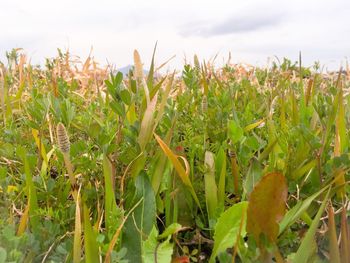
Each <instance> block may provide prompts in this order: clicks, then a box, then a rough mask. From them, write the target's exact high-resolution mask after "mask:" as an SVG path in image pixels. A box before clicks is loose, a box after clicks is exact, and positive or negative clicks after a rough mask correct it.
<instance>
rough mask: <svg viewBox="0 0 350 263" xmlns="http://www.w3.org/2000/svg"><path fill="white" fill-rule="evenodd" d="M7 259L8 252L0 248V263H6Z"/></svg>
mask: <svg viewBox="0 0 350 263" xmlns="http://www.w3.org/2000/svg"><path fill="white" fill-rule="evenodd" d="M6 258H7V252H6V250H5V249H4V248H3V247H0V263H5V262H6Z"/></svg>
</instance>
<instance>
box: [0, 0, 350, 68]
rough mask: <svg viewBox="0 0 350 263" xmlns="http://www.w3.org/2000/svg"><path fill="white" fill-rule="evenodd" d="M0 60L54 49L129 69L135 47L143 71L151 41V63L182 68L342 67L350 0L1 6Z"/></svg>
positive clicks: (3, 1)
mask: <svg viewBox="0 0 350 263" xmlns="http://www.w3.org/2000/svg"><path fill="white" fill-rule="evenodd" d="M0 6H1V8H0V22H1V27H0V28H1V30H0V60H1V61H5V52H6V51H10V50H11V49H12V48H23V49H24V50H25V53H26V54H27V55H28V57H30V59H31V62H32V63H34V64H43V63H44V61H45V58H47V57H54V56H55V55H56V54H57V48H60V49H62V50H66V49H69V51H70V53H72V54H75V55H78V56H80V57H81V58H82V59H85V58H86V57H87V56H88V54H89V53H90V51H91V48H92V54H93V56H94V58H95V59H96V60H97V61H98V62H100V63H101V64H102V65H105V64H113V65H115V66H116V67H117V68H118V67H123V66H126V65H129V64H132V61H133V50H134V49H137V50H138V51H139V53H140V55H141V59H142V61H143V62H144V65H145V67H146V66H148V65H149V62H150V60H151V57H152V52H153V48H154V45H155V43H156V42H157V43H158V46H157V52H156V63H157V64H158V65H160V64H162V63H163V62H165V61H166V60H168V59H169V58H171V57H173V56H174V55H175V56H176V57H175V58H174V59H172V60H171V62H170V63H168V64H167V67H168V69H173V68H181V65H183V63H184V62H185V60H187V61H189V60H191V59H192V58H193V55H194V54H197V56H198V58H199V59H200V60H209V59H213V58H214V57H216V60H215V63H216V64H217V65H218V66H220V65H222V64H224V62H226V61H227V59H228V57H229V53H231V62H233V63H249V64H253V65H259V66H265V65H266V64H267V63H268V61H271V60H273V61H276V57H277V58H279V59H282V58H283V57H288V58H289V59H291V60H292V61H296V60H297V59H298V55H299V51H300V52H301V54H302V60H303V63H304V65H306V66H310V65H312V64H313V63H314V62H315V61H319V62H320V63H321V64H322V65H325V67H326V68H330V69H335V68H339V67H340V65H343V66H344V65H345V63H346V61H347V59H348V58H349V57H350V21H349V19H350V1H349V0H318V1H316V0H308V1H307V0H294V1H285V0H279V1H278V0H274V1H272V0H244V1H243V0H231V1H228V0H212V1H203V0H202V1H191V0H186V1H184V0H177V1H165V0H163V1H155V0H148V1H138V0H130V1H127V0H125V1H119V0H115V1H106V0H99V1H89V0H70V1H68V0H60V1H54V0H51V1H48V0H47V1H41V0H31V1H28V0H27V1H26V0H21V1H20V0H12V1H10V0H0Z"/></svg>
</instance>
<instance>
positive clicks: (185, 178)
mask: <svg viewBox="0 0 350 263" xmlns="http://www.w3.org/2000/svg"><path fill="white" fill-rule="evenodd" d="M154 137H155V138H156V140H157V142H158V144H159V146H160V148H161V149H162V150H163V152H164V153H165V155H166V156H167V157H168V159H169V160H170V161H171V163H172V164H173V166H174V168H175V170H176V172H177V174H178V175H179V177H180V178H181V180H182V182H183V183H184V185H186V186H187V187H188V188H189V190H190V192H191V194H192V197H193V199H194V201H195V202H196V204H197V205H198V207H199V208H200V204H199V200H198V197H197V195H196V193H195V191H194V189H193V186H192V183H191V180H190V178H189V173H190V166H189V164H188V161H187V160H186V158H185V157H183V156H178V155H176V154H174V153H173V152H172V151H171V150H170V148H169V147H168V145H166V144H165V142H163V140H162V139H161V138H160V137H159V136H158V135H157V134H154ZM179 158H181V159H182V160H183V161H184V163H185V167H186V169H185V168H184V167H183V166H182V164H181V163H180V161H179Z"/></svg>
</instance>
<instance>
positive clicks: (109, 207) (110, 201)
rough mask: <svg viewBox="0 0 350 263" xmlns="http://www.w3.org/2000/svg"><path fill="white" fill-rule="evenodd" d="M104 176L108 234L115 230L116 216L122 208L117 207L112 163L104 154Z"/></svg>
mask: <svg viewBox="0 0 350 263" xmlns="http://www.w3.org/2000/svg"><path fill="white" fill-rule="evenodd" d="M103 176H104V183H105V218H106V219H105V220H106V228H107V232H108V234H112V233H114V232H115V229H116V228H117V226H116V217H117V216H118V215H119V214H120V209H119V208H118V207H117V204H116V201H115V195H114V190H113V183H112V182H113V181H112V176H113V175H112V167H111V163H110V161H109V160H108V158H107V156H106V155H104V156H103Z"/></svg>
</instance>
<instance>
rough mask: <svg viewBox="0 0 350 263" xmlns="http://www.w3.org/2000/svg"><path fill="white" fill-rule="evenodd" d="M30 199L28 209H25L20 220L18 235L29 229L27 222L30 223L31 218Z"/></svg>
mask: <svg viewBox="0 0 350 263" xmlns="http://www.w3.org/2000/svg"><path fill="white" fill-rule="evenodd" d="M29 205H30V202H29V199H28V204H27V206H26V209H25V210H24V212H23V214H22V216H21V220H20V221H19V226H18V229H17V236H20V235H22V234H23V233H24V231H26V229H27V224H28V218H29Z"/></svg>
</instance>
